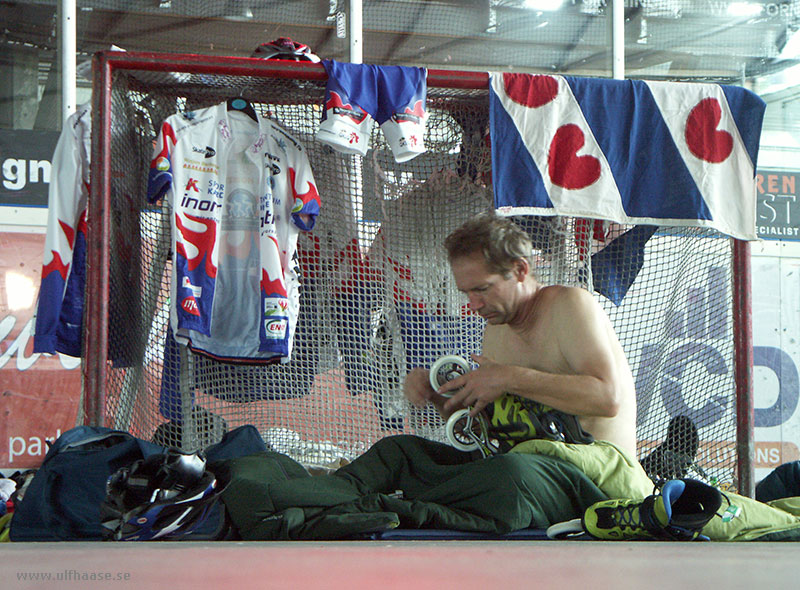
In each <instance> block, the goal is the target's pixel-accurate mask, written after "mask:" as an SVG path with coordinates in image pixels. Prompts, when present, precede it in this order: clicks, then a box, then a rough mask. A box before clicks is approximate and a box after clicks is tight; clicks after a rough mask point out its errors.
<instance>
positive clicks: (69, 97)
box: [58, 0, 78, 123]
mask: <svg viewBox="0 0 800 590" xmlns="http://www.w3.org/2000/svg"><path fill="white" fill-rule="evenodd" d="M76 5H77V3H76V0H59V3H58V15H59V22H60V24H61V26H60V32H61V44H60V47H61V55H60V56H59V57H60V60H59V61H60V62H61V121H62V123H66V122H67V118H68V117H69V116H70V115H71V114H72V113H74V112H75V110H76V108H77V105H76V102H77V90H76V82H75V76H76V74H77V70H76V64H75V54H76V53H77V52H78V45H77V38H78V35H77V32H76V14H77V9H76Z"/></svg>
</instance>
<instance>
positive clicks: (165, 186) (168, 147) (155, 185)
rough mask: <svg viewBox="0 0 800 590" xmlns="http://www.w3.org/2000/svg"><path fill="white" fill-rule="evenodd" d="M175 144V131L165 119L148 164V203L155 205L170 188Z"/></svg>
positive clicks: (172, 176)
mask: <svg viewBox="0 0 800 590" xmlns="http://www.w3.org/2000/svg"><path fill="white" fill-rule="evenodd" d="M176 143H177V140H176V139H175V131H174V130H173V128H172V125H171V123H170V120H169V119H167V120H166V121H164V123H162V125H161V130H160V131H159V133H158V138H157V139H156V147H155V153H154V155H153V159H152V161H151V162H150V172H149V173H148V177H147V200H148V202H150V203H155V202H156V201H158V200H159V199H161V198H163V197H164V195H165V194H167V192H169V190H170V189H171V188H172V181H173V178H174V175H173V172H172V154H173V151H174V150H175V144H176Z"/></svg>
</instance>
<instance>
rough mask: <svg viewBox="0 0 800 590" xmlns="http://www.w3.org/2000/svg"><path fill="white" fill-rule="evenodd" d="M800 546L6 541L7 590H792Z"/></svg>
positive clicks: (1, 572)
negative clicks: (664, 589)
mask: <svg viewBox="0 0 800 590" xmlns="http://www.w3.org/2000/svg"><path fill="white" fill-rule="evenodd" d="M798 549H800V547H799V546H798V545H797V544H795V543H745V542H741V543H678V542H676V543H662V542H627V543H626V542H586V541H488V542H487V541H433V542H428V541H391V542H385V541H362V542H300V541H298V542H290V543H283V542H280V543H279V542H269V543H255V542H248V543H240V542H217V543H195V542H193V543H180V542H178V543H175V542H173V543H9V544H4V545H3V547H2V548H0V587H2V588H4V589H10V590H12V589H13V590H16V589H27V588H42V589H50V588H52V589H58V590H62V589H64V590H69V589H72V588H76V589H77V588H80V589H82V590H83V589H91V588H97V589H101V588H102V589H109V588H110V589H115V588H120V589H122V588H136V589H137V590H149V589H156V588H158V589H162V588H168V589H170V590H172V589H176V590H177V589H184V588H186V589H192V590H197V589H199V588H202V589H214V590H217V589H224V588H236V589H247V588H259V589H261V588H267V589H269V588H281V589H284V590H306V589H312V588H324V589H326V590H327V589H332V590H335V589H340V588H341V589H350V590H362V589H364V590H367V589H369V590H390V589H395V588H397V589H403V590H445V589H448V588H454V589H458V590H471V589H478V588H480V589H481V590H495V589H498V590H527V589H534V588H553V589H558V590H571V589H587V590H588V589H591V590H595V589H597V590H604V589H606V588H608V589H614V590H622V589H627V588H631V589H636V590H639V589H647V590H653V589H659V588H669V589H670V590H687V589H693V588H698V589H703V590H712V589H713V590H729V589H735V588H743V589H744V588H747V589H748V590H750V589H755V590H780V589H783V588H786V589H795V588H800V573H798V559H797V558H798V556H800V551H798ZM48 576H49V579H48ZM98 578H105V579H98Z"/></svg>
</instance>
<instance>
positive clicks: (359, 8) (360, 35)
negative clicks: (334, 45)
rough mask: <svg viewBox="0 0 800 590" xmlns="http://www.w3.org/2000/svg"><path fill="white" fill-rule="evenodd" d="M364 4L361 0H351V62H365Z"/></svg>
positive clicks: (349, 13)
mask: <svg viewBox="0 0 800 590" xmlns="http://www.w3.org/2000/svg"><path fill="white" fill-rule="evenodd" d="M363 10H364V5H363V2H362V1H361V0H350V2H349V10H348V12H347V16H348V27H347V28H348V31H347V33H348V35H347V39H348V42H349V46H348V52H349V56H350V63H354V64H360V63H364V43H363V41H364V19H363Z"/></svg>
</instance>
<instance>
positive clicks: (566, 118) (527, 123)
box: [491, 73, 626, 221]
mask: <svg viewBox="0 0 800 590" xmlns="http://www.w3.org/2000/svg"><path fill="white" fill-rule="evenodd" d="M551 77H552V78H553V79H555V80H556V81H557V83H558V94H557V95H556V98H555V99H554V100H552V101H551V102H549V103H547V104H545V105H543V106H541V107H538V108H535V109H533V108H530V107H526V106H524V105H521V104H519V103H517V102H515V101H513V100H511V99H510V98H509V97H508V95H507V94H506V90H505V84H504V82H503V74H502V73H493V74H492V75H491V83H492V89H493V90H494V92H495V94H496V95H497V97H498V98H499V99H500V101H501V103H502V104H503V106H504V108H505V110H506V112H507V113H508V114H509V116H510V117H511V119H512V120H513V121H514V124H515V126H516V128H517V130H518V132H519V134H520V136H521V138H522V142H523V144H524V145H525V146H526V148H527V150H528V153H530V155H531V157H532V158H533V162H534V164H535V165H536V167H537V168H538V170H539V173H540V174H541V177H542V181H543V182H544V187H545V190H546V191H547V193H548V195H549V196H550V200H551V202H552V203H553V207H554V210H553V211H547V210H545V211H541V210H539V208H532V209H535V210H536V211H532V212H536V213H540V214H542V213H544V214H550V215H575V216H587V217H598V218H602V219H609V220H617V221H619V220H624V219H626V215H625V211H624V210H623V209H622V198H621V195H620V192H619V188H618V187H617V184H616V182H615V181H614V177H613V175H612V174H611V168H610V166H609V165H608V161H607V160H606V157H605V154H604V153H603V151H602V150H601V149H600V146H599V144H598V143H597V140H596V139H595V137H594V134H593V133H592V131H591V129H590V128H589V124H588V123H587V122H586V119H585V117H584V116H583V111H581V108H580V106H579V105H578V101H577V100H576V99H575V96H574V95H573V94H572V89H571V88H570V87H569V84H567V82H566V80H564V78H563V77H562V76H551ZM570 123H572V124H574V125H577V126H578V127H579V128H580V129H581V131H582V132H583V134H584V140H585V143H584V146H583V147H582V148H581V149H580V150H578V152H577V154H576V155H577V156H584V155H589V156H593V157H595V158H597V160H598V161H599V163H600V170H601V172H600V177H599V178H598V179H597V180H596V181H595V182H594V183H592V184H591V185H589V186H587V187H586V188H582V189H565V188H563V187H561V186H558V185H556V184H554V183H553V182H552V180H551V179H550V174H549V172H548V155H549V151H550V144H551V142H552V139H553V137H554V136H555V134H556V132H557V131H558V129H559V128H561V127H563V126H564V125H568V124H570ZM520 212H521V211H520Z"/></svg>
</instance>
